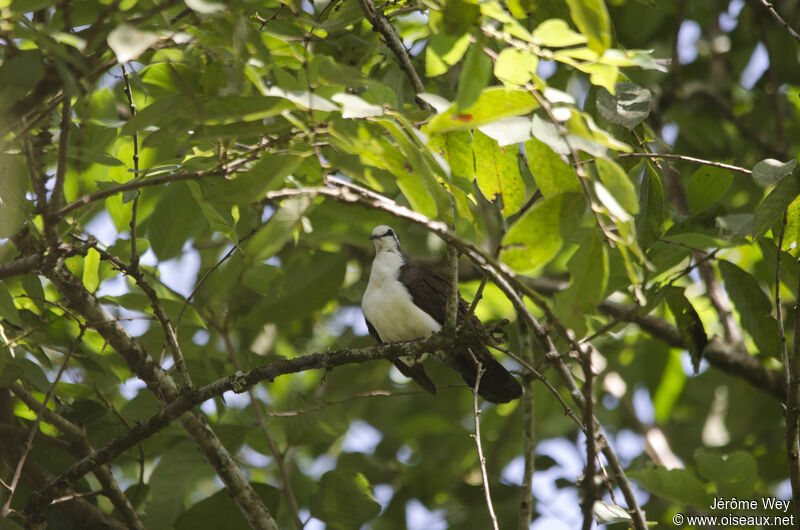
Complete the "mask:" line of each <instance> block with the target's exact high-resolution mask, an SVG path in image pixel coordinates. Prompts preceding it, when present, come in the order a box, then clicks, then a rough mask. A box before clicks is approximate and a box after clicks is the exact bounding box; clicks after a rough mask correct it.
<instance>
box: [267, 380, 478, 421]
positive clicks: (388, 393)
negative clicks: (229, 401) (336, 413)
mask: <svg viewBox="0 0 800 530" xmlns="http://www.w3.org/2000/svg"><path fill="white" fill-rule="evenodd" d="M463 387H464V385H437V386H436V388H437V389H438V390H442V389H443V388H463ZM425 393H426V392H425V391H424V390H396V391H395V390H372V391H370V392H360V393H358V394H353V395H352V396H350V397H346V398H343V399H338V400H336V401H323V402H321V403H317V404H316V405H312V406H310V407H305V408H302V409H295V410H283V411H276V412H267V413H266V415H267V416H269V417H272V418H285V417H291V416H299V415H301V414H308V413H309V412H316V411H318V410H322V409H325V408H328V407H333V406H336V405H342V404H344V403H350V402H351V401H355V400H357V399H366V398H373V397H395V396H411V395H416V394H425Z"/></svg>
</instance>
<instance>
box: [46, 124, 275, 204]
mask: <svg viewBox="0 0 800 530" xmlns="http://www.w3.org/2000/svg"><path fill="white" fill-rule="evenodd" d="M268 145H269V142H267V141H263V140H262V141H261V142H259V144H258V145H257V146H255V147H253V148H252V149H250V150H249V151H247V152H245V153H243V154H242V156H241V157H240V158H238V159H237V160H234V161H233V162H225V163H222V164H220V165H218V166H216V167H215V168H212V169H204V170H200V171H192V172H187V173H170V174H167V175H160V176H157V177H151V178H143V179H133V180H129V181H128V182H125V183H123V184H120V185H119V186H114V187H113V188H106V189H103V190H100V191H97V192H95V193H92V194H90V195H84V196H83V197H81V198H79V199H77V200H75V201H73V202H71V203H69V204H67V205H66V206H64V207H63V208H61V209H60V210H58V211H56V212H55V213H54V214H53V215H54V217H56V218H61V217H63V216H65V215H66V214H68V213H69V212H71V211H73V210H75V209H77V208H80V207H82V206H86V205H87V204H91V203H93V202H96V201H101V200H103V199H107V198H109V197H113V196H114V195H117V194H119V193H123V192H126V191H131V190H138V189H141V188H147V187H152V186H160V185H161V184H166V183H168V182H181V181H185V180H201V179H204V178H208V177H224V176H227V175H231V174H233V173H236V172H237V171H240V170H242V169H243V167H244V166H245V165H246V164H247V163H249V162H252V161H253V160H254V159H255V158H256V157H257V155H258V154H259V153H260V152H261V151H263V150H264V149H265V148H266V147H267V146H268Z"/></svg>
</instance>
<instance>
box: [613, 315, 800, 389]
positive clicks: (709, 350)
mask: <svg viewBox="0 0 800 530" xmlns="http://www.w3.org/2000/svg"><path fill="white" fill-rule="evenodd" d="M599 309H600V311H602V312H604V313H607V314H609V315H612V316H622V318H623V320H625V321H628V322H633V323H635V324H637V325H639V327H641V328H642V329H643V330H645V331H647V332H648V333H650V335H652V336H653V337H655V338H657V339H660V340H662V341H664V342H665V343H667V344H669V345H670V346H673V347H675V348H683V347H684V342H683V339H682V338H681V334H680V332H679V331H678V329H677V328H676V327H675V326H673V325H671V324H669V323H668V322H666V321H664V320H662V319H660V318H657V317H653V316H649V315H645V316H641V315H638V313H637V311H636V308H633V307H631V306H627V305H625V304H620V303H617V302H612V301H609V300H606V301H604V302H601V303H600V306H599ZM703 357H704V358H705V359H706V360H708V362H710V363H711V364H713V365H714V366H716V367H717V368H719V369H721V370H723V371H725V372H728V373H729V374H731V375H734V376H736V377H740V378H742V379H744V380H745V381H747V382H748V383H750V384H751V385H753V386H754V387H755V388H757V389H759V390H761V391H764V392H767V393H770V394H772V395H773V396H775V397H777V398H778V399H780V400H781V401H783V400H784V399H785V398H786V386H785V384H784V382H783V380H782V378H781V374H780V372H777V371H776V370H770V369H768V368H766V367H765V366H764V365H763V364H762V363H761V361H759V360H758V358H757V357H754V356H752V355H750V354H749V353H747V351H745V350H744V349H743V348H742V346H741V345H733V344H727V343H724V342H722V341H721V340H719V339H713V340H712V341H711V342H709V343H708V346H706V349H705V352H704V354H703Z"/></svg>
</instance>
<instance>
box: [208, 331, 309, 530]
mask: <svg viewBox="0 0 800 530" xmlns="http://www.w3.org/2000/svg"><path fill="white" fill-rule="evenodd" d="M211 324H212V325H213V326H214V327H216V328H217V331H218V332H219V334H220V335H221V336H222V340H223V342H224V343H225V350H226V351H227V353H228V358H229V359H230V361H231V364H233V366H234V368H236V370H237V372H238V371H241V363H240V362H239V358H238V356H237V355H236V349H235V348H234V347H233V344H232V343H231V338H230V334H229V333H228V330H227V329H224V328H223V327H222V326H220V325H219V323H217V322H216V321H215V320H213V319H211ZM247 396H248V397H249V398H250V405H251V406H252V408H253V412H254V413H255V415H256V420H257V421H258V427H259V429H261V434H263V435H264V439H265V440H266V441H267V446H268V447H269V451H270V453H272V458H274V459H275V464H276V465H277V466H278V471H279V472H280V475H281V486H282V489H283V494H284V495H286V500H287V501H289V507H290V508H291V509H292V518H293V520H294V525H295V528H297V530H303V521H302V520H301V519H300V510H299V508H298V505H297V499H296V498H295V495H294V491H293V490H292V483H291V480H290V476H289V468H288V466H287V464H286V459H285V458H284V453H283V452H281V450H280V449H279V448H278V444H277V443H275V440H274V438H273V437H272V435H271V434H270V432H269V428H267V420H266V418H265V414H264V410H263V408H262V406H261V402H260V401H259V400H258V399H257V398H256V396H255V394H254V393H253V390H252V389H251V388H248V389H247Z"/></svg>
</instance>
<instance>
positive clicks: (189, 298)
mask: <svg viewBox="0 0 800 530" xmlns="http://www.w3.org/2000/svg"><path fill="white" fill-rule="evenodd" d="M259 228H261V227H260V226H257V227H255V228H253V229H252V230H250V232H249V233H248V234H247V235H246V236H244V237H243V238H241V239H240V240H239V243H237V244H236V245H234V246H232V247H231V248H230V249H228V252H226V253H225V255H224V256H222V257H221V258H220V259H219V261H217V262H216V263H215V264H214V265H213V266H212V267H211V268H210V269H208V270H207V271H206V272H205V274H203V276H202V277H201V278H200V279H199V280H197V283H196V284H194V288H193V289H192V292H191V293H189V296H187V297H186V300H184V301H183V305H182V306H181V311H180V313H178V318H176V319H175V326H176V327H177V326H179V325H180V323H181V319H182V318H183V314H184V313H185V312H186V308H187V307H189V304H190V303H191V302H192V299H193V298H194V295H196V294H197V291H198V290H199V289H200V286H201V285H203V283H204V282H205V281H206V280H207V279H208V277H209V276H211V274H212V273H213V272H214V271H215V270H217V269H218V268H219V267H220V266H221V265H222V264H223V263H225V261H226V260H228V258H230V257H231V256H233V253H234V252H235V251H236V249H237V248H239V245H241V244H242V243H243V242H244V241H246V240H247V239H249V238H250V237H251V236H252V235H253V234H255V233H256V232H257V231H258V229H259Z"/></svg>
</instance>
